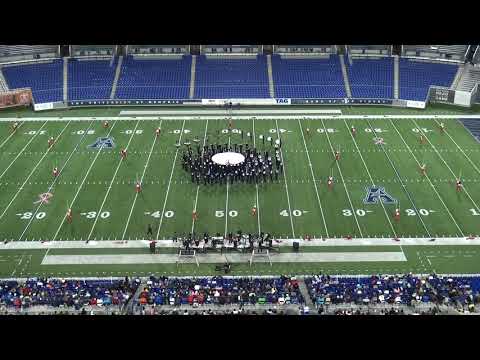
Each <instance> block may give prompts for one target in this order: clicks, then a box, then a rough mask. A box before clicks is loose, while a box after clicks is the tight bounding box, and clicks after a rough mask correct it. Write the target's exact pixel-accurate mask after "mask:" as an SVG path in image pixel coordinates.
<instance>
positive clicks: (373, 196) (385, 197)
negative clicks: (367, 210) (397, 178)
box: [363, 186, 397, 204]
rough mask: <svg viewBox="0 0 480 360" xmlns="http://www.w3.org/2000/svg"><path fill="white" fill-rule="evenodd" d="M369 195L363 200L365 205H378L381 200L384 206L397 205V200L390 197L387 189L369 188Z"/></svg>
mask: <svg viewBox="0 0 480 360" xmlns="http://www.w3.org/2000/svg"><path fill="white" fill-rule="evenodd" d="M366 190H367V195H366V196H365V198H364V199H363V202H364V204H376V203H377V202H378V200H379V199H380V200H381V201H382V202H383V203H384V204H396V203H397V199H394V198H393V197H392V196H391V195H389V194H388V193H387V192H386V191H385V188H383V187H379V186H368V187H367V188H366Z"/></svg>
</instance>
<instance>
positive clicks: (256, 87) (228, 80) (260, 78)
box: [195, 55, 270, 99]
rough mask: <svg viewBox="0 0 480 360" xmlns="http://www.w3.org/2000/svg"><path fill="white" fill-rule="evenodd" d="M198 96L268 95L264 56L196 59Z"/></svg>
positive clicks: (196, 88)
mask: <svg viewBox="0 0 480 360" xmlns="http://www.w3.org/2000/svg"><path fill="white" fill-rule="evenodd" d="M195 97H196V98H207V99H222V98H227V99H228V98H268V97H270V95H269V91H268V73H267V60H266V58H265V56H263V55H259V56H257V58H256V59H255V58H245V59H238V58H236V59H225V58H217V59H212V58H208V59H207V58H206V57H205V56H204V55H202V56H199V57H198V58H197V65H196V73H195Z"/></svg>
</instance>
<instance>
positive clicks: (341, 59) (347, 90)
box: [339, 54, 352, 98]
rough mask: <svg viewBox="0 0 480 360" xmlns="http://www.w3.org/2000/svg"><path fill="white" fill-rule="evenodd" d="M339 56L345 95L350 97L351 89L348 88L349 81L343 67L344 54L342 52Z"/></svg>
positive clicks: (345, 69)
mask: <svg viewBox="0 0 480 360" xmlns="http://www.w3.org/2000/svg"><path fill="white" fill-rule="evenodd" d="M339 56H340V64H341V65H342V75H343V82H344V83H345V91H346V93H347V97H349V98H351V97H352V91H351V89H350V81H349V80H348V73H347V68H346V67H345V56H344V55H343V54H341V55H339Z"/></svg>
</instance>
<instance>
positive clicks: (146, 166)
mask: <svg viewBox="0 0 480 360" xmlns="http://www.w3.org/2000/svg"><path fill="white" fill-rule="evenodd" d="M162 122H163V119H162V120H160V125H159V128H160V129H161V128H162ZM157 138H158V136H157V135H156V134H155V135H154V139H153V144H152V147H151V148H150V153H149V154H148V158H147V162H146V163H145V167H144V168H143V173H142V177H141V178H140V184H143V177H144V176H145V172H146V171H147V168H148V163H149V162H150V157H151V156H152V151H153V148H154V147H155V144H156V143H157ZM137 198H138V192H135V198H134V199H133V204H132V207H131V208H130V213H129V214H128V218H127V223H126V224H125V229H124V230H123V234H122V237H121V239H122V240H125V234H126V232H127V229H128V225H129V224H130V218H131V217H132V213H133V209H134V207H135V203H136V202H137Z"/></svg>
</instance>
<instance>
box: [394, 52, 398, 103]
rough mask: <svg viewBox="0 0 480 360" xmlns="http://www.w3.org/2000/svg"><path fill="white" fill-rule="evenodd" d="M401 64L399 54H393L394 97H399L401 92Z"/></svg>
mask: <svg viewBox="0 0 480 360" xmlns="http://www.w3.org/2000/svg"><path fill="white" fill-rule="evenodd" d="M399 84H400V66H399V60H398V55H394V56H393V98H394V99H398V94H399V93H400V87H399Z"/></svg>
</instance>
